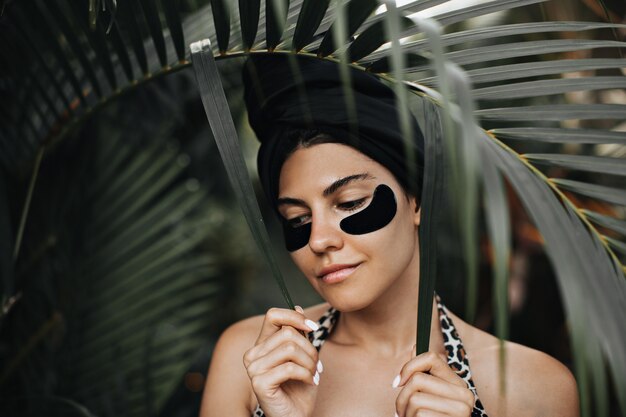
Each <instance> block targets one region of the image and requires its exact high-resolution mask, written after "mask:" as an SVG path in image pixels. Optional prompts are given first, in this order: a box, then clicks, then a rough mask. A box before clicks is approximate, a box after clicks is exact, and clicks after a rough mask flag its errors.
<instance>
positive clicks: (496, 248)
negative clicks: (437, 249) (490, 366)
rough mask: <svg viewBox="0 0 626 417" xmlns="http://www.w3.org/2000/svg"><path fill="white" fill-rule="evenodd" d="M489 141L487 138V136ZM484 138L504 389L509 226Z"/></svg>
mask: <svg viewBox="0 0 626 417" xmlns="http://www.w3.org/2000/svg"><path fill="white" fill-rule="evenodd" d="M487 140H490V139H487ZM485 142H486V141H485V140H481V141H480V142H479V150H480V152H481V166H482V169H481V172H482V181H483V204H484V206H485V222H486V224H487V233H488V236H489V242H490V243H491V245H490V248H491V250H492V254H493V284H492V288H493V296H492V302H493V305H494V321H495V333H496V336H498V338H500V340H501V346H500V351H499V352H500V353H499V364H500V368H499V369H500V372H499V377H500V382H499V385H500V392H501V393H504V392H506V387H505V384H504V381H505V379H504V377H505V372H506V370H505V365H506V358H505V350H504V340H505V339H507V338H508V337H509V319H508V318H509V285H508V284H509V262H510V259H511V243H512V236H511V225H510V217H509V216H510V213H509V206H508V202H507V196H506V189H505V187H504V181H503V180H502V176H501V175H500V173H499V172H498V169H497V166H496V165H495V163H494V161H493V160H492V159H491V158H489V151H488V149H486V143H485Z"/></svg>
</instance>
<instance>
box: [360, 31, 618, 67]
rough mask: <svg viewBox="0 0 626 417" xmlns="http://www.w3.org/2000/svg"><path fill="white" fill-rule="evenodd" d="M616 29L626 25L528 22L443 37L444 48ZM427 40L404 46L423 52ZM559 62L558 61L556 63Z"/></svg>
mask: <svg viewBox="0 0 626 417" xmlns="http://www.w3.org/2000/svg"><path fill="white" fill-rule="evenodd" d="M614 27H620V28H621V27H626V25H615V24H609V23H596V22H527V23H517V24H509V25H501V26H488V27H480V28H476V29H470V30H463V31H459V32H453V33H449V34H446V35H444V36H443V37H442V41H443V45H444V46H453V45H458V44H469V43H470V42H477V41H487V40H488V41H493V40H497V39H503V38H504V39H507V38H510V37H512V36H517V35H525V34H534V33H550V32H571V31H574V32H578V31H587V30H593V29H605V28H614ZM427 43H428V42H427V40H426V39H419V40H416V41H412V42H407V43H405V44H404V45H403V50H406V51H417V52H419V51H422V50H424V49H425V48H426V45H427ZM381 54H383V52H377V53H374V54H372V55H371V58H372V59H376V58H378V56H379V55H381ZM556 62H558V61H556Z"/></svg>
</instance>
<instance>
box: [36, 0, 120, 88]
mask: <svg viewBox="0 0 626 417" xmlns="http://www.w3.org/2000/svg"><path fill="white" fill-rule="evenodd" d="M56 3H57V4H56V5H55V2H53V1H51V2H48V4H50V7H53V8H55V9H57V11H56V12H57V13H63V14H65V15H66V16H67V17H68V18H69V21H70V22H73V23H78V24H75V25H74V27H75V30H76V29H77V28H80V29H79V30H76V32H77V33H76V34H75V35H74V36H75V37H77V38H78V37H80V36H81V31H82V35H83V36H85V38H86V39H87V41H88V42H89V45H90V46H91V49H92V50H93V52H94V53H95V55H96V58H97V61H98V63H99V64H100V65H99V66H100V67H101V68H102V69H103V70H104V74H105V75H106V77H107V80H108V81H109V85H110V86H111V90H113V91H115V90H117V78H116V76H115V69H114V68H113V62H112V61H111V52H110V51H109V46H108V44H107V41H106V39H105V36H104V30H102V27H101V24H100V30H98V28H97V27H96V28H95V30H91V29H90V28H89V25H88V24H87V22H86V21H85V20H84V19H82V18H81V12H82V11H83V10H84V9H82V8H81V7H82V4H80V3H78V2H69V5H70V7H64V8H63V9H61V8H60V5H59V4H58V3H61V2H60V1H57V2H56Z"/></svg>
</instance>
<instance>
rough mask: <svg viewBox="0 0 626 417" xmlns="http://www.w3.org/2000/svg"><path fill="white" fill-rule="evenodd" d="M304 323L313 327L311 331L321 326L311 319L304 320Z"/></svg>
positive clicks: (310, 327)
mask: <svg viewBox="0 0 626 417" xmlns="http://www.w3.org/2000/svg"><path fill="white" fill-rule="evenodd" d="M304 324H306V325H307V327H308V328H309V329H311V331H314V332H316V331H318V330H319V328H320V326H318V325H317V323H316V322H314V321H312V320H309V319H306V320H304Z"/></svg>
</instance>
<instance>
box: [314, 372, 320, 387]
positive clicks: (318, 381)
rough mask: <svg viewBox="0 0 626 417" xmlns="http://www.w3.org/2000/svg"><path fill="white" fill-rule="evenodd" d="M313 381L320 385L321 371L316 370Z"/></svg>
mask: <svg viewBox="0 0 626 417" xmlns="http://www.w3.org/2000/svg"><path fill="white" fill-rule="evenodd" d="M313 383H314V384H315V385H319V384H320V374H319V372H315V375H313Z"/></svg>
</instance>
